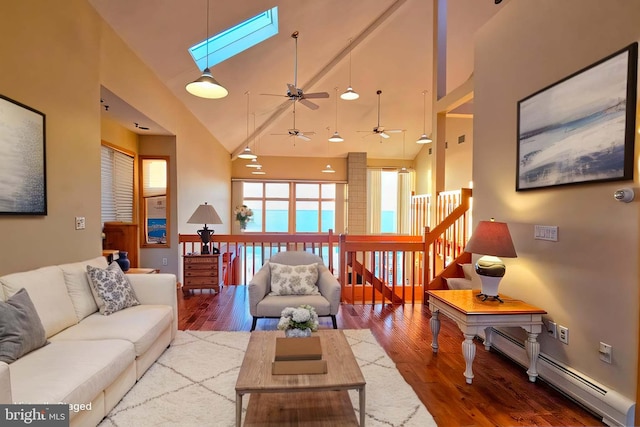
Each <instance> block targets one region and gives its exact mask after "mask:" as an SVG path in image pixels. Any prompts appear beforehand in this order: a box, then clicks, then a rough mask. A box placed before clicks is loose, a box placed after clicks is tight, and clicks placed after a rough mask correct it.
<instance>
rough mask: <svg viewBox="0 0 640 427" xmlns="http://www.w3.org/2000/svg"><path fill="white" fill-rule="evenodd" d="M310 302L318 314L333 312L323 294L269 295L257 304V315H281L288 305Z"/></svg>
mask: <svg viewBox="0 0 640 427" xmlns="http://www.w3.org/2000/svg"><path fill="white" fill-rule="evenodd" d="M302 304H308V305H310V306H312V307H313V308H315V309H316V313H317V314H318V316H328V315H329V314H331V304H330V303H329V301H328V300H327V299H326V298H325V297H323V296H322V295H284V296H280V295H277V296H275V295H267V296H266V297H264V299H262V300H261V301H260V302H259V303H258V305H257V306H256V316H257V317H280V315H281V314H282V310H283V309H284V308H286V307H299V306H300V305H302Z"/></svg>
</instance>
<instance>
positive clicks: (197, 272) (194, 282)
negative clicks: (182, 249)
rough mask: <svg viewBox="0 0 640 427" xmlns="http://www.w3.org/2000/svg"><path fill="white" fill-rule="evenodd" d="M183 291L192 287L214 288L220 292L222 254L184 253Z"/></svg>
mask: <svg viewBox="0 0 640 427" xmlns="http://www.w3.org/2000/svg"><path fill="white" fill-rule="evenodd" d="M182 260H183V264H182V267H183V275H184V280H183V282H182V292H183V293H184V294H185V295H186V294H187V293H189V291H190V290H191V289H213V290H214V291H215V292H216V293H218V292H220V270H221V268H220V260H221V259H220V254H209V255H183V257H182Z"/></svg>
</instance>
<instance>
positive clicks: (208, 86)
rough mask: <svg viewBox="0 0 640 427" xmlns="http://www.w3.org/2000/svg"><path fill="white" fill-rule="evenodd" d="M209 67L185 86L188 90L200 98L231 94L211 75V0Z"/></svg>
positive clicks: (207, 40) (221, 96) (222, 96)
mask: <svg viewBox="0 0 640 427" xmlns="http://www.w3.org/2000/svg"><path fill="white" fill-rule="evenodd" d="M205 42H206V43H207V68H205V69H204V70H203V71H202V75H201V76H200V77H199V78H198V79H196V80H194V81H192V82H191V83H188V84H187V85H186V86H185V89H187V92H189V93H190V94H192V95H195V96H197V97H200V98H208V99H220V98H224V97H225V96H227V95H229V91H228V90H227V89H226V88H225V87H224V86H222V85H221V84H220V83H218V81H217V80H216V79H214V78H213V76H212V75H211V70H210V69H209V0H207V39H206V40H205Z"/></svg>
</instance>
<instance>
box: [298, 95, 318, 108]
mask: <svg viewBox="0 0 640 427" xmlns="http://www.w3.org/2000/svg"><path fill="white" fill-rule="evenodd" d="M298 101H300V103H301V104H302V105H304V106H305V107H309V108H311V109H312V110H317V109H318V108H320V106H319V105H318V104H314V103H313V102H311V101H308V100H306V99H305V98H300V99H299V100H298Z"/></svg>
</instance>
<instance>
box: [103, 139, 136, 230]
mask: <svg viewBox="0 0 640 427" xmlns="http://www.w3.org/2000/svg"><path fill="white" fill-rule="evenodd" d="M100 179H101V185H102V196H101V200H102V211H101V212H102V223H103V224H104V223H105V222H110V221H122V222H133V156H130V155H128V154H125V153H123V152H121V151H117V150H114V149H113V148H111V147H106V146H104V145H103V146H102V147H101V159H100Z"/></svg>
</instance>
